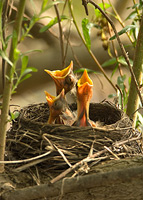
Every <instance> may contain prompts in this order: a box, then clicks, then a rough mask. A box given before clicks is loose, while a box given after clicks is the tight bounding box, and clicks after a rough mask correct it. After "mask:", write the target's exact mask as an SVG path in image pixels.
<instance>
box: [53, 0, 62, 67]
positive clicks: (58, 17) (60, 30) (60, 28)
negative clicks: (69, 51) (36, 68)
mask: <svg viewBox="0 0 143 200" xmlns="http://www.w3.org/2000/svg"><path fill="white" fill-rule="evenodd" d="M53 1H55V0H53ZM54 8H55V11H56V15H57V19H58V24H59V32H60V44H61V56H62V66H63V67H64V66H65V58H64V41H63V30H62V26H61V19H60V15H59V11H58V7H57V5H56V4H54Z"/></svg>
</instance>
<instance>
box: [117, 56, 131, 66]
mask: <svg viewBox="0 0 143 200" xmlns="http://www.w3.org/2000/svg"><path fill="white" fill-rule="evenodd" d="M129 61H130V65H131V66H133V61H132V60H131V59H129ZM118 62H119V63H120V64H122V65H126V66H127V65H128V64H127V62H126V60H125V58H124V57H123V56H120V57H119V58H118Z"/></svg>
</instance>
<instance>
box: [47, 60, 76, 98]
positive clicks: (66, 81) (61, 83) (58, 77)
mask: <svg viewBox="0 0 143 200" xmlns="http://www.w3.org/2000/svg"><path fill="white" fill-rule="evenodd" d="M45 72H47V73H48V74H49V75H50V76H51V77H52V78H53V80H54V82H55V84H56V93H57V95H59V94H60V92H61V91H62V89H63V88H64V90H65V94H66V93H68V92H69V91H70V90H71V89H72V88H73V87H74V85H75V83H76V78H75V76H74V73H73V62H72V61H71V63H70V65H69V66H68V67H67V68H65V69H63V70H55V71H50V70H45Z"/></svg>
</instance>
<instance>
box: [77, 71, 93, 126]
mask: <svg viewBox="0 0 143 200" xmlns="http://www.w3.org/2000/svg"><path fill="white" fill-rule="evenodd" d="M92 93H93V82H92V80H91V79H90V77H89V76H88V73H87V71H86V69H85V70H84V72H83V75H82V76H81V78H80V79H79V80H78V82H77V120H76V121H75V122H74V123H73V126H92V127H95V126H96V125H95V123H94V122H93V121H91V120H90V119H89V105H90V100H91V97H92Z"/></svg>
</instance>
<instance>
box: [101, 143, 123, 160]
mask: <svg viewBox="0 0 143 200" xmlns="http://www.w3.org/2000/svg"><path fill="white" fill-rule="evenodd" d="M104 148H105V149H106V150H107V151H109V152H110V153H111V154H112V155H113V156H114V157H115V158H117V160H120V158H119V157H118V156H117V155H116V154H115V153H113V151H111V149H110V148H108V147H106V146H104Z"/></svg>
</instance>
